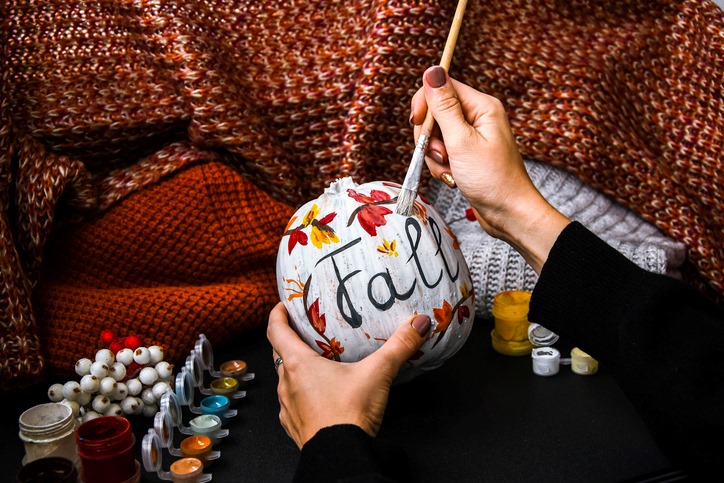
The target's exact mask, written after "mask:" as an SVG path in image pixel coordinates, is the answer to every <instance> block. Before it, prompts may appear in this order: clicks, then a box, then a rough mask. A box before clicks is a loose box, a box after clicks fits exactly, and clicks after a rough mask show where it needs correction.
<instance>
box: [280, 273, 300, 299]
mask: <svg viewBox="0 0 724 483" xmlns="http://www.w3.org/2000/svg"><path fill="white" fill-rule="evenodd" d="M282 280H284V283H287V284H289V287H286V288H285V289H284V290H286V291H287V292H291V293H290V294H289V295H288V296H287V300H290V301H291V300H294V299H296V298H300V297H303V296H304V283H302V281H301V280H299V279H298V278H297V280H294V279H293V278H282Z"/></svg>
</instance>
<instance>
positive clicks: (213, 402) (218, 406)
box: [199, 396, 236, 423]
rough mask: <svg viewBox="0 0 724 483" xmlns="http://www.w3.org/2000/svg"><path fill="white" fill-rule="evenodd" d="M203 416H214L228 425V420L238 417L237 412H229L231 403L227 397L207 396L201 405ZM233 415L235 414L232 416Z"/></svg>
mask: <svg viewBox="0 0 724 483" xmlns="http://www.w3.org/2000/svg"><path fill="white" fill-rule="evenodd" d="M199 406H200V407H201V414H213V415H215V416H218V417H219V418H221V422H222V423H226V422H227V420H228V418H230V417H233V416H236V410H229V407H230V406H231V402H230V401H229V398H228V397H226V396H206V397H205V398H203V399H202V400H201V403H200V404H199ZM232 413H233V414H232Z"/></svg>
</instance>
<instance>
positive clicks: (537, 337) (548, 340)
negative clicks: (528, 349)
mask: <svg viewBox="0 0 724 483" xmlns="http://www.w3.org/2000/svg"><path fill="white" fill-rule="evenodd" d="M528 340H529V341H530V343H531V344H533V345H534V346H536V347H545V346H550V345H553V344H555V343H556V342H558V334H555V333H553V332H551V331H550V330H548V329H546V328H545V327H543V326H542V325H540V324H536V323H535V322H533V323H531V324H530V325H529V326H528Z"/></svg>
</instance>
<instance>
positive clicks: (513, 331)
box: [491, 290, 533, 356]
mask: <svg viewBox="0 0 724 483" xmlns="http://www.w3.org/2000/svg"><path fill="white" fill-rule="evenodd" d="M530 297H531V293H530V292H528V291H525V290H509V291H506V292H500V293H499V294H497V295H496V296H495V297H494V298H493V310H492V313H493V318H494V319H495V328H494V329H493V331H492V333H491V338H492V340H491V342H492V345H493V349H495V350H496V351H497V352H499V353H501V354H505V355H509V356H523V355H528V354H530V353H531V350H532V349H533V344H531V342H530V340H528V326H529V325H530V322H528V306H529V303H530Z"/></svg>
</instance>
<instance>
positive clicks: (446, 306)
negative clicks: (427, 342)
mask: <svg viewBox="0 0 724 483" xmlns="http://www.w3.org/2000/svg"><path fill="white" fill-rule="evenodd" d="M432 313H433V314H434V315H435V320H436V321H437V327H435V331H434V332H433V334H438V333H440V332H445V331H446V330H447V328H448V327H450V322H452V316H453V307H452V305H450V303H449V302H448V301H447V300H443V302H442V308H439V309H437V308H434V309H432Z"/></svg>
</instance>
